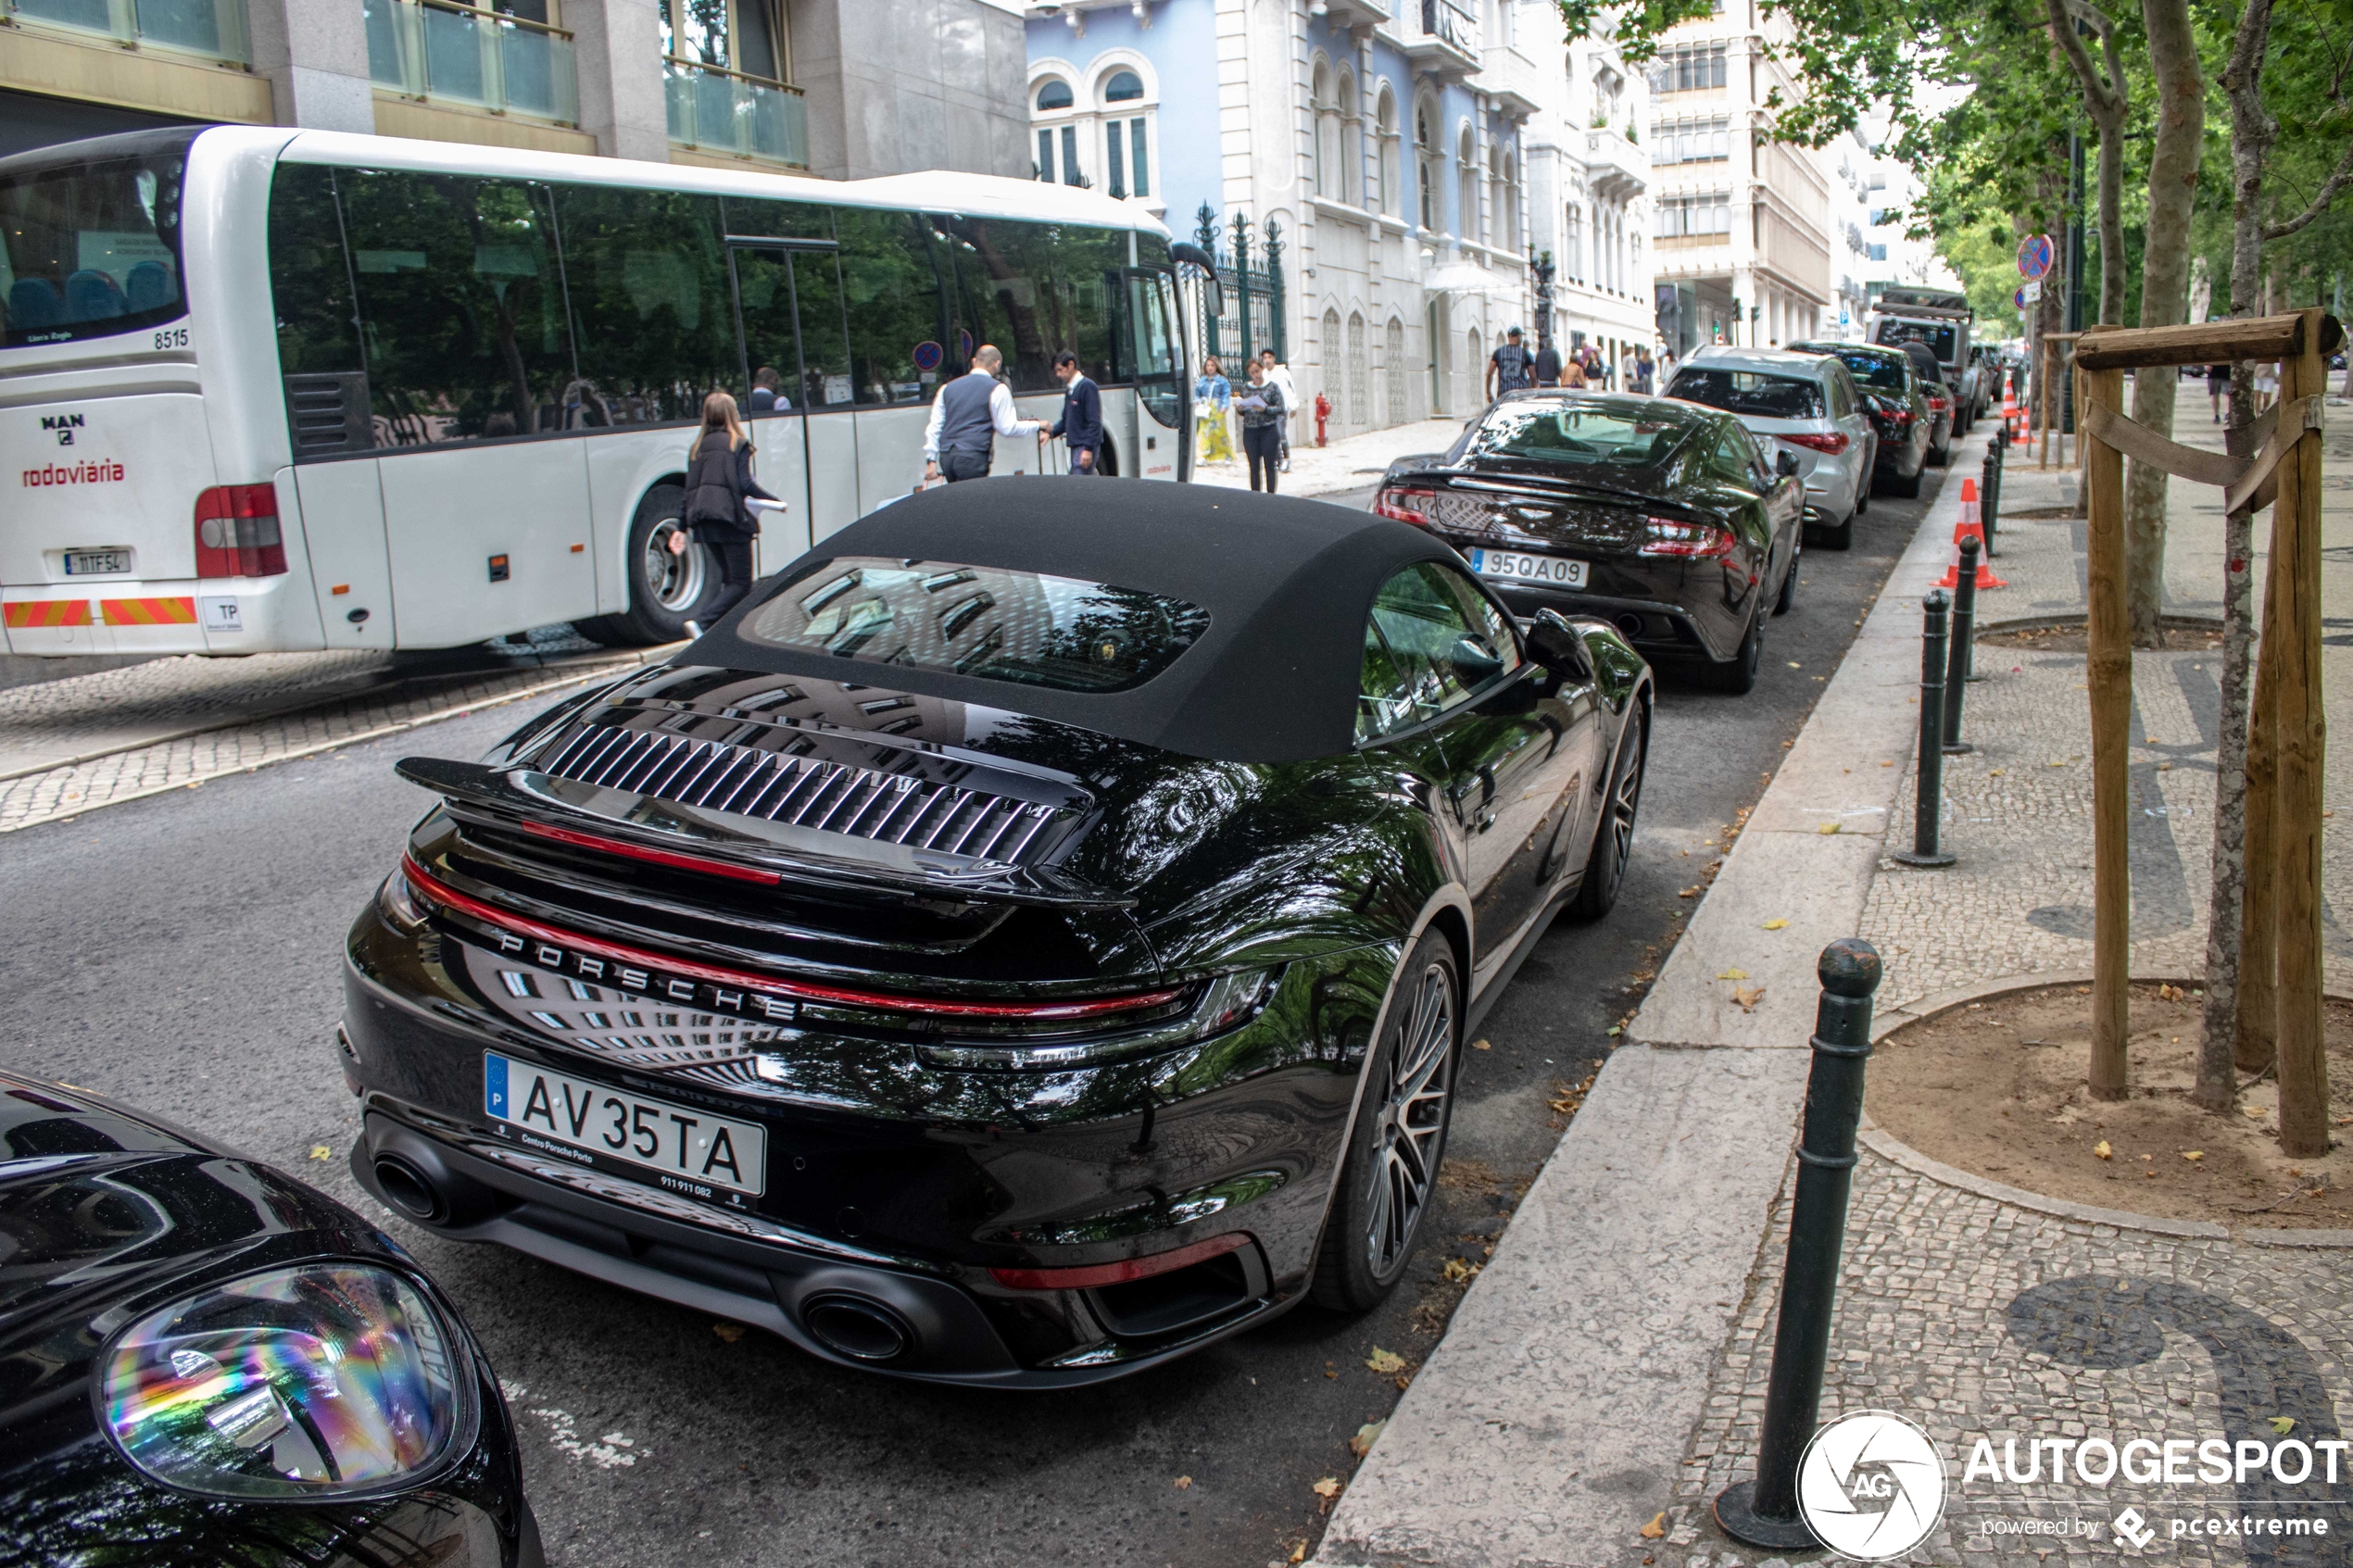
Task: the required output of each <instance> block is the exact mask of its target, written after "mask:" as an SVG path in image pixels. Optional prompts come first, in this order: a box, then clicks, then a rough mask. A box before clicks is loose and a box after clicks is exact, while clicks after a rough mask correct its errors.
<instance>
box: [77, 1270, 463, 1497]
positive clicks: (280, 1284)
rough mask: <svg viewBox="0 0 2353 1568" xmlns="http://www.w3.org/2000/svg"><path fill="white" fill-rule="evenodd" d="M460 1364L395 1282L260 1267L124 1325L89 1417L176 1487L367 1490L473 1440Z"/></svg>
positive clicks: (322, 1492)
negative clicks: (96, 1411) (96, 1410)
mask: <svg viewBox="0 0 2353 1568" xmlns="http://www.w3.org/2000/svg"><path fill="white" fill-rule="evenodd" d="M458 1355H459V1350H458V1346H457V1343H456V1340H455V1338H454V1336H453V1335H452V1333H451V1331H450V1330H449V1328H448V1327H447V1325H446V1324H445V1323H444V1322H443V1321H442V1319H441V1316H440V1314H439V1313H437V1312H436V1311H434V1308H433V1306H432V1305H431V1304H430V1303H429V1302H427V1301H426V1299H425V1298H424V1296H423V1294H422V1292H421V1291H419V1290H418V1289H417V1287H416V1286H413V1285H411V1284H409V1282H408V1281H407V1280H405V1279H402V1278H401V1277H400V1276H399V1275H397V1274H395V1273H390V1272H388V1271H386V1270H384V1269H380V1268H374V1267H371V1266H369V1265H367V1264H363V1263H314V1264H302V1265H298V1266H296V1267H293V1268H283V1269H272V1270H271V1271H269V1272H268V1273H258V1274H249V1275H247V1276H246V1277H245V1278H244V1279H239V1280H232V1281H230V1282H229V1283H227V1284H225V1285H219V1286H213V1287H211V1288H210V1289H208V1290H206V1291H204V1292H203V1293H202V1294H201V1295H197V1296H192V1297H189V1298H186V1299H184V1300H181V1301H175V1302H173V1303H172V1304H171V1305H170V1306H168V1307H165V1308H163V1309H162V1310H161V1311H155V1312H150V1313H148V1314H147V1315H146V1316H145V1317H144V1318H141V1319H140V1320H139V1321H138V1322H137V1323H132V1325H131V1326H130V1327H129V1328H127V1329H125V1330H124V1331H123V1332H122V1333H121V1335H120V1336H118V1337H117V1338H116V1340H115V1342H114V1345H113V1347H112V1348H110V1349H109V1350H108V1351H107V1356H106V1361H105V1371H104V1381H103V1383H102V1385H101V1386H100V1389H99V1398H100V1401H101V1404H100V1419H101V1420H102V1421H103V1423H104V1424H105V1426H106V1429H107V1436H109V1437H111V1438H112V1439H113V1440H114V1443H115V1446H116V1447H117V1448H118V1449H121V1450H122V1454H123V1457H124V1458H126V1459H128V1460H129V1461H131V1462H132V1465H133V1466H135V1467H136V1468H137V1469H139V1470H140V1471H142V1472H144V1473H145V1474H147V1475H150V1476H152V1477H154V1478H155V1479H156V1480H158V1481H161V1482H163V1483H165V1484H166V1485H168V1486H177V1487H179V1488H181V1489H182V1490H184V1491H190V1492H198V1493H202V1494H204V1495H206V1496H208V1497H218V1498H234V1499H291V1498H305V1499H319V1498H335V1497H342V1496H346V1495H350V1494H353V1493H360V1492H367V1491H373V1490H377V1489H380V1488H382V1487H384V1486H386V1485H387V1484H389V1483H394V1482H397V1481H401V1480H403V1479H405V1478H407V1477H409V1476H412V1475H415V1474H419V1473H421V1472H422V1471H425V1470H428V1469H430V1468H432V1467H434V1466H435V1465H437V1464H438V1463H440V1462H441V1461H442V1460H444V1459H445V1458H446V1457H447V1456H448V1455H449V1454H450V1453H451V1452H452V1451H453V1450H454V1449H458V1448H459V1447H460V1446H461V1445H463V1444H470V1443H472V1440H473V1439H472V1425H473V1415H474V1411H473V1409H472V1380H471V1377H470V1375H469V1374H466V1373H465V1372H464V1371H463V1370H462V1369H461V1368H460V1366H459V1364H458V1360H457V1358H458Z"/></svg>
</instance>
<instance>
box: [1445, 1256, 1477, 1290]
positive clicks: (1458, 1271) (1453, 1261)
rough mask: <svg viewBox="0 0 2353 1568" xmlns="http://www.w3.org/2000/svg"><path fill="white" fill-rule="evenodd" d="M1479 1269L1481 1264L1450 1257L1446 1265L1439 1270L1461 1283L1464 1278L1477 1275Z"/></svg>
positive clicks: (1456, 1282)
mask: <svg viewBox="0 0 2353 1568" xmlns="http://www.w3.org/2000/svg"><path fill="white" fill-rule="evenodd" d="M1478 1270H1479V1265H1478V1264H1477V1263H1466V1262H1465V1261H1463V1260H1462V1259H1460V1258H1449V1259H1447V1260H1446V1266H1445V1267H1444V1268H1442V1269H1441V1270H1439V1273H1442V1274H1444V1275H1445V1276H1446V1277H1447V1278H1448V1279H1449V1280H1452V1281H1453V1282H1454V1283H1455V1284H1457V1285H1459V1284H1461V1283H1462V1282H1463V1281H1464V1280H1466V1279H1471V1278H1474V1277H1476V1276H1477V1275H1478Z"/></svg>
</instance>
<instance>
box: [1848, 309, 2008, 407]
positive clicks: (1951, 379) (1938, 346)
mask: <svg viewBox="0 0 2353 1568" xmlns="http://www.w3.org/2000/svg"><path fill="white" fill-rule="evenodd" d="M1976 321H1977V311H1976V310H1975V308H1974V307H1971V306H1970V304H1969V295H1966V294H1962V293H1959V292H1957V291H1955V290H1952V289H1928V288H1891V289H1883V290H1881V293H1880V295H1879V296H1878V297H1877V298H1875V299H1873V300H1872V301H1871V308H1870V314H1869V317H1867V318H1866V320H1865V331H1864V333H1863V335H1864V337H1865V338H1867V339H1868V340H1869V341H1870V342H1872V343H1875V344H1880V345H1883V346H1886V347H1890V348H1901V347H1903V346H1904V345H1906V344H1911V343H1917V344H1922V345H1926V346H1927V348H1928V350H1929V353H1930V355H1931V358H1932V359H1933V361H1934V363H1935V365H1936V367H1937V374H1936V375H1935V376H1933V377H1930V378H1926V379H1931V380H1936V381H1941V382H1943V383H1944V384H1945V386H1946V387H1947V388H1948V389H1950V390H1951V393H1952V395H1953V398H1954V408H1953V410H1952V424H1953V429H1954V430H1955V431H1956V432H1958V431H1961V430H1965V429H1967V428H1968V425H1969V420H1972V419H1974V418H1975V417H1976V416H1977V415H1978V414H1980V413H1982V412H1983V411H1984V408H1983V406H1982V404H1973V403H1971V402H1970V401H1969V399H1970V398H1971V397H1972V396H1978V395H1982V392H1980V391H1979V390H1977V389H1973V388H1971V387H1970V385H1969V374H1968V372H1969V365H1970V359H1971V356H1970V349H1971V347H1972V343H1971V334H1972V332H1973V330H1974V328H1975V326H1976ZM1980 379H1981V382H1982V378H1980Z"/></svg>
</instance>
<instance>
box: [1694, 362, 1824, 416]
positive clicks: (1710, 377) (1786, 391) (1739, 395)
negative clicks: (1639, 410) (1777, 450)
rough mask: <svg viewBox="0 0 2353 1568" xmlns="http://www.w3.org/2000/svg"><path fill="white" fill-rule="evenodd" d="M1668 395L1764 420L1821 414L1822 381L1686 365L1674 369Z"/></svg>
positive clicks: (1754, 371) (1753, 371)
mask: <svg viewBox="0 0 2353 1568" xmlns="http://www.w3.org/2000/svg"><path fill="white" fill-rule="evenodd" d="M1667 396H1669V397H1680V398H1684V399H1686V400H1687V401H1690V402H1692V403H1705V404H1706V405H1707V406H1708V407H1709V408H1721V409H1723V410H1724V411H1725V412H1726V413H1728V414H1749V415H1753V416H1754V417H1755V418H1757V419H1763V420H1818V419H1820V418H1822V385H1821V383H1819V382H1815V381H1804V380H1801V379H1799V378H1798V377H1796V376H1770V375H1766V374H1764V373H1762V372H1761V371H1756V370H1706V369H1703V368H1701V367H1700V366H1697V365H1687V366H1685V367H1684V368H1683V369H1681V370H1678V371H1676V372H1675V383H1674V384H1673V385H1672V386H1669V387H1668V388H1667Z"/></svg>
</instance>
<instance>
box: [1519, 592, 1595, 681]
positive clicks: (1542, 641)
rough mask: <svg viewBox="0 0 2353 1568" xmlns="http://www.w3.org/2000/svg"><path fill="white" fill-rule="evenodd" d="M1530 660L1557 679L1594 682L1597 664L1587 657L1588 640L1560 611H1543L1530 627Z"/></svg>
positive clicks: (1531, 622)
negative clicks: (1558, 677) (1559, 676)
mask: <svg viewBox="0 0 2353 1568" xmlns="http://www.w3.org/2000/svg"><path fill="white" fill-rule="evenodd" d="M1528 653H1529V658H1531V659H1535V660H1536V662H1537V663H1539V664H1541V665H1542V666H1543V667H1544V668H1545V669H1547V670H1550V671H1553V672H1554V674H1556V675H1564V676H1567V678H1568V679H1570V680H1572V681H1583V680H1589V679H1591V678H1592V673H1593V661H1592V659H1589V658H1588V657H1586V653H1585V639H1584V638H1583V637H1581V636H1579V634H1578V631H1577V628H1576V627H1574V626H1571V625H1570V624H1569V623H1568V621H1567V618H1566V617H1564V616H1563V615H1562V614H1561V612H1560V611H1558V610H1556V609H1540V610H1538V611H1537V612H1536V619H1535V620H1534V621H1530V622H1529V627H1528Z"/></svg>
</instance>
